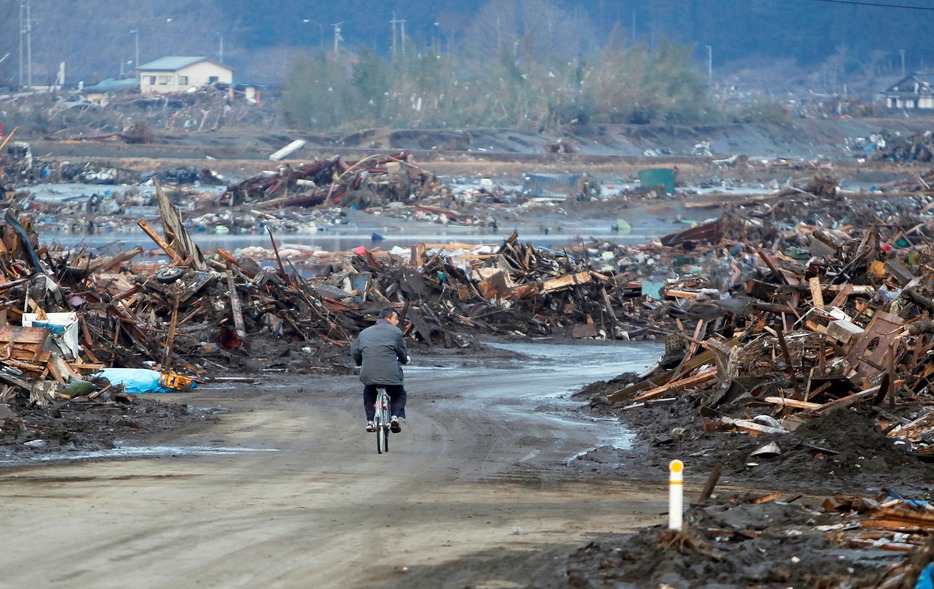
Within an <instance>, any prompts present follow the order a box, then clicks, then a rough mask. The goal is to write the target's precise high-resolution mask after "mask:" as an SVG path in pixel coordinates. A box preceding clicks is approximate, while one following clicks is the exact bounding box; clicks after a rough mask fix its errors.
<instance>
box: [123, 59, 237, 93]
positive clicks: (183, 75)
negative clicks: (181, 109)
mask: <svg viewBox="0 0 934 589" xmlns="http://www.w3.org/2000/svg"><path fill="white" fill-rule="evenodd" d="M218 82H221V83H223V84H232V83H233V70H232V69H230V68H229V67H227V66H226V65H223V64H220V63H217V62H215V61H211V60H210V59H208V58H207V57H186V56H168V57H162V58H159V59H157V60H155V61H150V62H149V63H145V64H143V65H141V66H140V67H139V92H140V94H142V95H143V96H146V95H150V96H151V95H153V94H171V93H173V92H184V91H186V90H189V89H191V88H200V87H201V86H205V85H208V84H216V83H218Z"/></svg>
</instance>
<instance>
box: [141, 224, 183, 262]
mask: <svg viewBox="0 0 934 589" xmlns="http://www.w3.org/2000/svg"><path fill="white" fill-rule="evenodd" d="M136 224H137V225H139V226H140V228H141V229H142V230H143V231H144V232H145V233H146V235H148V236H149V237H150V238H152V240H153V241H155V242H156V244H157V245H158V246H159V247H161V248H162V251H164V252H165V253H166V254H168V256H169V257H170V258H172V262H174V263H181V261H182V257H181V256H180V255H178V252H177V251H175V250H174V249H172V246H170V245H169V244H168V242H166V241H165V240H164V239H162V236H160V235H159V234H158V233H156V230H155V229H153V228H152V226H151V225H150V224H149V223H147V222H146V221H145V220H143V219H140V220H139V221H137V222H136Z"/></svg>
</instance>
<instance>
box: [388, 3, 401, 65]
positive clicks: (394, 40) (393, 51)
mask: <svg viewBox="0 0 934 589" xmlns="http://www.w3.org/2000/svg"><path fill="white" fill-rule="evenodd" d="M397 22H399V21H398V20H396V13H395V12H393V13H392V20H391V21H389V24H390V25H391V26H392V58H393V60H395V59H396V23H397Z"/></svg>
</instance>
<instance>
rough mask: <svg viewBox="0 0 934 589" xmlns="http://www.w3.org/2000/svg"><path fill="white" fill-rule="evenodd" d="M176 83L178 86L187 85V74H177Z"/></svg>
mask: <svg viewBox="0 0 934 589" xmlns="http://www.w3.org/2000/svg"><path fill="white" fill-rule="evenodd" d="M178 85H179V86H187V85H188V76H179V77H178Z"/></svg>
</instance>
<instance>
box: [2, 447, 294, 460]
mask: <svg viewBox="0 0 934 589" xmlns="http://www.w3.org/2000/svg"><path fill="white" fill-rule="evenodd" d="M278 451H279V450H278V449H275V448H226V447H209V446H122V447H117V448H108V449H105V450H89V451H83V452H60V453H57V454H47V455H43V456H32V457H29V458H26V459H25V460H24V459H23V457H16V458H6V459H0V465H3V464H26V463H35V462H66V461H76V460H94V459H101V458H111V459H115V458H161V457H165V456H223V455H235V454H247V453H251V452H278Z"/></svg>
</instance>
